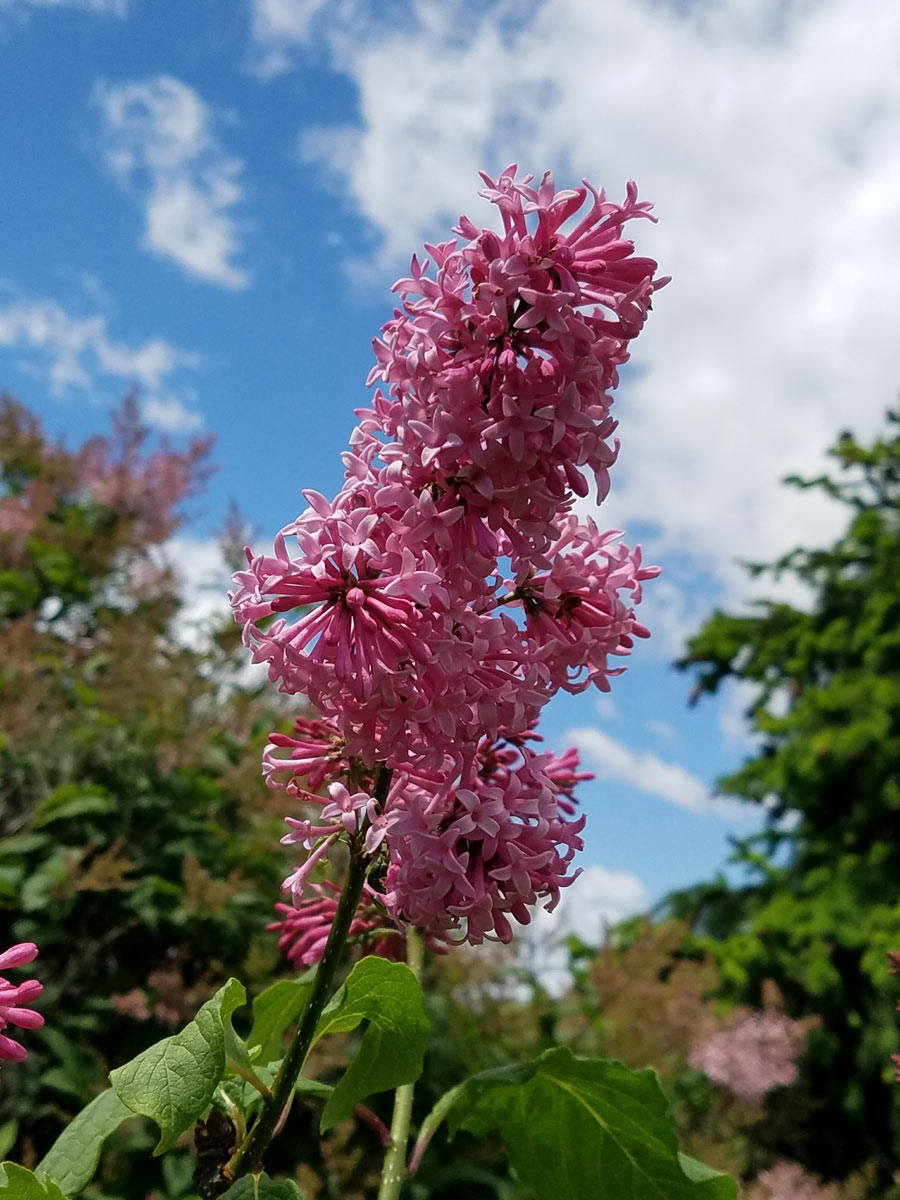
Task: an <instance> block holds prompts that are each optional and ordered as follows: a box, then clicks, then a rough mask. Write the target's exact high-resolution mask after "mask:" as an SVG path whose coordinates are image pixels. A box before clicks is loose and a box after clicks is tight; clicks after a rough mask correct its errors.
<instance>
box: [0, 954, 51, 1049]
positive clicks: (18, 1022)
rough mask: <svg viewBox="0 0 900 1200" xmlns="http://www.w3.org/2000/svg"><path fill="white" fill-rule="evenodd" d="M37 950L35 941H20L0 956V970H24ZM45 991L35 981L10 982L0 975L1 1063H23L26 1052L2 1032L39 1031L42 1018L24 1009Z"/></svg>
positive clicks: (29, 1009)
mask: <svg viewBox="0 0 900 1200" xmlns="http://www.w3.org/2000/svg"><path fill="white" fill-rule="evenodd" d="M37 953H38V948H37V946H35V944H34V942H19V943H18V944H17V945H15V946H11V947H10V948H9V949H8V950H6V951H4V953H3V954H0V971H5V970H6V969H7V968H8V967H24V966H27V965H28V963H30V962H33V961H34V960H35V959H36V958H37ZM43 990H44V988H43V985H42V984H41V983H39V982H38V981H37V980H36V979H26V980H25V981H24V983H18V984H15V983H10V981H9V980H8V979H4V977H3V976H2V975H0V1060H4V1059H5V1060H6V1061H7V1062H22V1061H23V1060H24V1059H25V1058H27V1057H28V1051H27V1050H26V1049H25V1047H24V1046H23V1045H21V1043H19V1042H17V1041H14V1040H13V1039H12V1038H11V1037H8V1036H7V1035H6V1033H5V1032H4V1031H5V1030H6V1028H7V1027H8V1026H9V1025H15V1026H17V1027H18V1028H19V1029H40V1028H41V1026H42V1025H43V1024H44V1018H43V1017H42V1016H41V1014H40V1013H37V1012H35V1011H34V1010H33V1009H31V1008H26V1007H23V1006H24V1005H28V1004H30V1003H31V1002H32V1001H33V1000H37V998H38V996H40V994H41V992H42V991H43Z"/></svg>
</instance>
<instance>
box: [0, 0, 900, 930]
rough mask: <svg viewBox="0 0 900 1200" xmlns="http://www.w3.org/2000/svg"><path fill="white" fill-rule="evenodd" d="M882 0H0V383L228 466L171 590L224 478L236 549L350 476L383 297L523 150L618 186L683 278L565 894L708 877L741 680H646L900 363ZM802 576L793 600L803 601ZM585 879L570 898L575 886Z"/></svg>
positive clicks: (217, 587)
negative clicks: (626, 592) (192, 438)
mask: <svg viewBox="0 0 900 1200" xmlns="http://www.w3.org/2000/svg"><path fill="white" fill-rule="evenodd" d="M897 61H900V9H898V8H897V7H896V6H892V5H884V4H883V3H880V2H879V0H859V2H858V3H857V4H855V5H853V6H848V5H846V3H843V2H842V0H817V2H812V0H810V2H807V3H800V2H799V0H797V2H786V0H753V2H752V3H751V2H750V0H697V3H694V4H690V5H684V4H674V3H672V4H667V3H665V2H664V0H654V2H653V3H650V2H649V0H596V3H593V4H584V3H583V2H582V0H544V2H543V3H521V2H517V3H512V2H511V0H487V2H485V3H480V4H474V3H454V2H448V3H444V2H441V3H438V2H437V0H419V2H418V3H415V2H413V0H410V2H409V3H406V2H403V0H392V2H391V3H388V4H379V5H377V6H376V5H372V4H366V3H363V2H362V0H329V2H328V3H326V2H325V0H191V2H190V3H185V2H184V0H180V2H178V3H175V2H174V0H154V2H153V3H150V0H0V118H2V121H0V129H2V137H0V172H2V178H3V180H4V187H3V205H2V210H0V385H2V386H5V387H6V388H8V389H9V390H10V391H12V392H14V393H15V394H16V395H18V396H19V397H20V398H21V399H22V400H23V401H24V402H25V403H27V404H28V405H29V406H30V407H32V408H33V409H35V410H36V411H37V412H38V413H39V414H40V415H41V416H42V418H43V419H44V421H45V423H46V425H47V427H48V428H49V429H50V430H51V431H52V432H54V433H57V434H64V435H65V436H66V437H67V438H68V439H69V440H70V441H72V442H75V441H77V440H78V439H80V438H81V437H83V436H84V435H85V434H87V433H88V432H91V431H94V430H96V429H98V428H102V427H103V425H104V422H105V414H106V412H107V410H108V409H109V407H110V406H111V405H113V404H114V403H115V402H116V401H117V400H118V399H119V398H120V396H121V395H122V393H123V391H124V390H125V389H126V388H128V387H131V386H133V385H137V386H138V387H139V389H140V395H141V399H142V403H143V405H144V411H145V416H146V418H147V420H148V421H149V422H150V423H151V424H153V425H154V426H155V427H157V428H158V429H159V430H160V431H161V432H166V433H167V434H168V435H169V436H170V437H172V438H173V439H174V440H175V441H178V440H179V439H183V438H185V437H187V436H189V435H190V434H191V433H194V432H201V431H202V432H213V433H215V434H216V435H217V447H216V459H217V461H218V463H219V465H220V470H219V472H218V474H217V475H216V477H215V478H214V480H213V482H212V484H211V487H210V489H209V491H208V493H207V495H206V498H205V501H204V505H203V511H202V512H200V513H199V514H198V515H197V517H196V520H195V521H194V522H193V524H192V526H191V528H190V529H188V530H186V531H185V535H184V536H183V537H182V538H180V539H179V540H178V541H177V542H176V543H175V544H174V545H173V546H172V548H171V552H172V554H173V556H174V557H176V558H177V559H178V560H179V562H180V563H181V565H182V567H183V570H184V573H185V577H186V581H187V582H186V586H187V587H188V589H189V591H190V593H191V596H192V598H193V599H194V600H195V601H196V603H195V607H196V609H197V611H198V612H199V613H203V612H208V611H209V608H210V606H211V605H214V604H215V603H216V602H217V598H218V597H219V596H220V595H221V591H222V588H223V584H222V582H221V578H220V571H219V567H218V563H217V559H216V552H215V548H214V545H213V543H212V541H211V538H212V535H213V533H214V531H215V529H216V527H217V525H218V523H219V521H220V520H221V516H222V513H223V511H224V508H225V505H226V504H227V502H228V501H229V500H230V499H234V500H236V501H237V502H238V503H239V505H240V506H241V508H242V510H243V511H244V513H245V514H246V516H247V517H248V518H249V520H250V521H251V523H252V525H253V527H254V529H255V531H256V535H257V538H258V541H259V544H260V545H261V544H262V543H263V541H264V540H265V539H267V538H270V537H271V535H272V534H273V533H274V532H275V530H277V529H278V528H279V527H280V526H281V525H283V524H284V523H285V522H286V521H288V520H289V519H291V518H292V517H293V516H295V515H296V513H297V512H298V511H299V509H300V508H301V507H302V504H303V501H302V499H301V496H300V491H301V488H304V487H313V488H316V489H318V490H319V491H322V492H324V493H326V494H329V493H333V492H334V491H335V490H336V489H337V487H338V486H339V484H340V479H341V465H340V460H339V457H338V455H339V452H340V450H341V449H343V447H344V443H345V439H346V436H347V433H348V432H349V429H350V427H351V425H352V423H353V415H352V409H353V408H354V407H355V406H357V405H359V404H363V403H365V402H366V395H367V393H366V391H365V388H364V381H365V377H366V374H367V372H368V369H369V366H370V364H371V349H370V343H371V338H372V337H373V336H374V335H375V334H376V333H377V331H378V328H379V326H380V325H381V323H382V322H383V321H385V320H386V319H387V318H388V317H389V316H390V313H391V309H392V297H391V294H390V284H391V282H392V281H393V279H394V278H395V277H397V276H398V275H399V274H402V273H404V270H405V265H406V263H405V260H408V257H409V254H410V253H411V252H412V251H413V250H415V249H417V247H418V246H419V244H420V243H421V241H422V240H423V239H425V238H435V239H437V238H441V237H442V236H447V233H448V231H449V228H450V226H451V225H452V224H453V223H454V220H455V218H456V216H457V215H458V214H459V212H460V211H466V212H467V213H469V215H471V216H472V217H473V218H474V219H476V220H479V219H484V220H488V219H490V213H489V211H488V208H487V206H486V205H485V204H484V203H483V202H482V201H480V200H478V199H477V195H476V193H477V188H478V180H477V171H478V169H479V168H480V167H481V168H484V169H486V170H488V171H494V172H495V171H497V170H499V169H501V168H502V167H503V166H505V165H506V163H507V162H509V161H512V160H518V161H519V162H520V164H522V166H523V167H524V168H526V169H528V170H531V171H534V172H535V173H536V174H540V173H542V172H543V171H544V170H545V169H546V168H548V167H549V168H551V169H553V170H554V172H555V174H556V176H557V179H558V181H559V183H560V184H562V185H566V184H568V183H571V182H572V181H577V180H578V179H579V178H580V177H581V176H582V175H587V176H588V177H589V178H590V179H592V181H593V182H595V183H597V184H601V185H603V186H605V187H606V188H607V189H608V190H609V191H610V192H611V193H612V194H614V195H619V194H622V193H623V192H624V186H625V182H626V181H627V179H629V178H632V177H633V178H635V179H637V181H638V183H639V185H640V188H641V192H642V195H644V196H645V197H646V198H649V199H652V200H653V201H654V202H655V203H656V206H657V212H658V215H659V218H660V224H659V226H658V227H655V228H652V229H651V228H650V227H649V226H647V227H646V228H645V229H638V230H636V235H639V236H641V237H642V238H643V241H642V242H641V249H642V250H643V251H644V252H647V253H651V254H653V255H654V256H656V257H658V258H659V259H660V261H661V264H662V266H663V268H664V270H665V271H666V272H670V273H671V274H672V275H673V276H674V282H673V283H672V285H671V286H670V287H669V288H667V289H666V291H665V292H663V293H661V294H660V296H659V297H658V302H657V311H656V312H655V313H654V314H653V316H652V317H651V320H650V323H649V324H648V326H647V329H646V331H645V333H644V334H643V335H642V337H641V339H640V341H639V342H638V343H636V345H635V347H634V362H633V364H632V366H631V367H630V368H629V369H628V371H627V372H626V373H625V377H624V379H623V385H622V388H621V389H620V394H619V399H618V401H617V404H616V415H617V416H618V417H619V418H620V421H621V427H620V433H621V437H622V441H623V450H622V456H621V459H620V462H619V464H618V465H617V467H616V470H615V474H614V480H613V492H612V495H611V497H610V500H609V501H608V503H607V505H606V506H605V508H604V510H603V512H602V513H601V517H600V519H601V520H603V521H605V523H606V524H607V526H610V527H621V528H625V529H626V530H628V531H629V535H630V537H631V538H632V540H633V539H634V538H636V537H638V538H640V540H642V541H643V542H644V545H645V549H646V552H647V553H646V555H645V556H647V557H650V558H652V559H653V560H655V561H657V562H661V563H662V564H663V566H664V568H665V574H664V576H663V577H662V579H661V580H659V581H657V582H656V583H655V584H653V585H651V586H650V587H648V589H647V602H646V605H645V608H644V613H643V619H644V620H646V622H647V623H648V624H649V625H650V626H651V628H652V629H653V631H654V638H653V640H652V641H651V643H649V644H646V645H645V644H642V645H640V646H639V647H638V653H637V654H636V655H635V657H634V660H633V663H632V665H630V667H629V671H628V673H627V674H626V675H625V676H624V677H623V678H622V679H620V680H618V681H617V684H616V686H615V687H614V690H613V694H612V698H611V700H606V699H602V698H599V699H598V698H596V697H593V696H582V697H578V698H575V699H570V698H565V699H562V700H559V701H558V702H554V704H553V705H552V706H551V708H550V710H549V712H548V714H547V718H546V720H545V722H544V731H545V733H546V735H547V738H548V740H549V741H550V742H551V744H555V745H557V746H559V747H561V746H562V745H563V744H564V743H565V742H566V740H567V739H570V738H572V737H575V738H576V739H577V740H578V742H579V744H580V745H581V746H582V748H583V750H584V753H585V760H586V762H587V764H588V765H589V766H590V767H591V768H592V769H594V770H596V771H597V773H598V780H597V781H596V782H595V783H593V784H591V785H589V786H587V787H585V788H584V791H583V799H584V803H585V807H586V810H587V812H588V814H589V824H588V833H587V836H588V845H587V850H586V852H585V856H584V862H585V864H586V865H588V866H590V867H591V868H592V869H591V870H590V871H588V872H587V873H586V877H585V881H584V883H583V884H582V885H581V886H582V892H581V897H580V900H579V904H582V902H584V903H585V904H587V907H588V908H590V910H591V911H592V912H603V913H606V914H608V915H610V916H614V915H618V914H620V913H622V912H624V911H626V910H628V909H629V908H633V907H635V906H636V905H637V906H640V905H641V904H644V903H646V902H648V901H655V900H657V899H658V898H659V897H660V896H661V895H662V894H663V893H664V892H665V891H666V890H667V889H668V888H670V887H673V886H677V885H682V884H688V883H690V882H693V881H695V880H697V879H700V878H704V877H708V876H709V875H710V874H712V873H713V872H714V871H715V870H716V869H717V868H718V867H719V866H721V865H722V863H723V862H724V859H725V857H726V856H727V853H728V846H729V842H728V839H729V838H730V837H732V836H734V835H739V836H742V835H746V834H747V833H749V832H750V831H751V830H752V829H753V828H755V827H756V826H757V824H758V822H759V815H758V814H757V813H755V812H746V811H742V810H741V809H740V808H739V806H737V805H736V804H734V803H728V802H723V801H720V800H716V799H715V798H713V797H712V796H711V791H712V782H713V780H714V779H715V777H716V776H717V775H718V774H719V773H721V772H723V771H727V770H730V769H733V768H734V767H735V766H737V765H738V763H739V762H740V761H741V759H742V757H743V756H744V755H745V754H746V753H747V752H748V749H749V744H748V742H747V740H746V736H745V734H744V732H743V727H742V722H741V719H740V710H741V705H742V704H743V703H746V697H742V696H740V695H731V696H726V697H724V699H723V701H722V702H721V703H706V704H704V705H701V706H700V707H699V708H698V709H694V710H691V711H688V710H687V708H686V696H687V692H688V690H689V681H688V680H687V679H686V678H685V677H683V676H680V675H678V674H677V673H675V672H673V671H672V669H671V668H670V666H669V663H670V662H671V660H672V658H673V657H675V655H676V654H677V652H678V649H679V647H680V645H681V644H682V641H683V638H684V636H685V635H686V634H687V633H689V632H690V631H691V629H693V628H696V626H697V625H698V624H699V622H700V621H701V620H702V618H703V617H704V615H706V614H708V613H709V612H710V611H711V609H712V607H713V606H714V605H715V604H723V605H728V606H730V607H740V606H741V605H744V604H746V603H747V602H748V600H750V599H751V598H752V595H751V592H750V590H749V587H750V585H749V583H748V582H747V581H746V580H745V579H744V576H743V573H742V572H741V571H740V569H739V567H738V566H737V562H738V560H739V559H742V558H745V559H746V558H751V559H753V558H757V559H759V558H763V559H765V558H771V557H773V556H775V555H777V554H778V553H779V552H781V551H783V550H785V549H787V548H788V547H790V546H791V545H793V544H797V543H803V542H810V541H813V540H821V539H826V538H829V537H831V536H832V535H833V534H834V532H835V531H836V526H835V517H834V515H833V514H832V513H831V512H830V511H829V510H828V508H827V507H824V506H822V505H821V504H819V503H818V502H817V501H816V500H815V499H814V498H812V497H809V496H804V497H796V496H793V495H792V494H791V493H788V492H785V491H784V490H783V489H782V488H780V486H779V483H778V481H779V479H780V478H781V477H782V476H783V475H785V474H788V473H790V472H794V471H800V472H813V471H817V470H818V469H819V468H820V466H821V463H822V452H823V450H824V448H825V446H827V444H828V443H829V441H830V440H831V439H832V437H833V435H834V434H835V433H837V431H838V430H840V429H841V428H844V427H846V426H848V425H852V426H853V427H855V428H856V429H857V430H858V431H859V432H860V433H861V434H863V435H866V434H868V433H870V432H871V431H872V430H873V429H875V428H876V427H877V424H878V421H879V418H880V415H881V413H882V412H883V411H884V409H885V408H886V407H887V406H888V405H889V404H890V403H891V402H892V400H893V397H894V395H895V391H896V386H897V382H898V380H900V352H898V350H897V338H896V329H895V325H896V313H897V311H898V308H897V302H898V299H900V296H898V291H900V287H898V284H897V279H898V272H897V270H896V264H897V262H898V258H900V222H898V221H897V216H896V214H897V211H898V207H900V139H898V137H897V132H896V131H897V129H898V128H900V79H898V73H897V71H896V62H897ZM795 598H797V599H799V597H795ZM588 901H589V902H590V903H589V904H588V903H587V902H588Z"/></svg>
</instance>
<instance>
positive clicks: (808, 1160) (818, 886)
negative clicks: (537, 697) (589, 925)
mask: <svg viewBox="0 0 900 1200" xmlns="http://www.w3.org/2000/svg"><path fill="white" fill-rule="evenodd" d="M898 426H900V416H898V414H889V428H888V430H887V431H886V433H885V435H884V436H882V437H881V438H879V439H878V440H877V441H875V442H874V443H873V444H872V445H871V446H861V445H859V444H858V443H857V442H856V441H855V440H854V439H853V437H852V436H851V435H850V434H844V435H842V437H841V438H840V440H839V441H838V443H837V445H836V446H835V447H834V448H833V450H832V452H831V453H832V455H833V457H834V458H835V459H836V461H837V462H838V463H839V464H840V466H841V468H842V473H841V476H840V477H839V478H832V477H830V476H826V477H822V478H819V479H814V480H799V479H792V480H790V481H789V482H790V483H792V484H793V485H795V486H799V487H803V488H813V489H818V490H820V491H824V492H825V493H827V495H829V496H830V497H832V498H833V499H834V501H835V502H836V503H839V504H843V505H844V506H846V508H847V510H848V517H849V522H848V525H847V528H846V530H845V532H844V533H843V534H842V536H841V537H840V538H839V539H838V540H837V541H836V542H835V544H834V545H833V546H830V547H827V548H824V549H819V550H795V551H793V552H792V553H790V554H788V555H786V556H785V557H784V558H783V559H781V560H780V561H779V562H777V563H775V564H773V565H772V566H770V567H754V568H752V570H753V571H754V572H755V573H759V572H762V571H768V572H771V573H772V574H773V575H774V576H775V577H776V578H777V577H780V576H783V575H788V576H793V577H795V578H796V579H799V580H801V581H803V583H804V584H805V585H807V587H808V588H809V592H810V603H809V607H808V608H800V607H794V606H792V605H789V604H785V603H775V602H767V603H762V604H760V605H759V606H758V607H757V611H756V612H754V613H752V614H750V615H745V616H735V615H730V614H726V613H723V612H716V613H715V614H714V615H713V616H712V617H711V618H710V620H709V621H708V622H707V624H706V625H705V626H704V628H703V629H702V630H701V631H700V632H699V633H698V634H697V635H696V637H694V638H693V639H692V640H691V642H690V643H689V645H688V651H687V654H686V655H685V657H684V659H683V660H682V661H681V662H680V663H679V666H681V667H682V668H686V669H690V670H691V671H692V672H693V673H695V676H696V685H695V688H694V698H696V697H697V696H699V695H701V694H703V693H711V692H715V691H716V690H717V689H718V688H719V686H720V685H721V684H722V683H723V681H726V680H739V681H743V682H745V683H750V684H753V685H754V686H755V689H756V695H755V699H754V701H753V703H752V705H751V708H750V710H749V714H748V715H749V719H750V722H751V726H752V728H753V729H754V731H755V732H756V733H758V734H759V735H760V745H759V749H758V751H757V752H756V753H755V754H754V755H753V756H752V757H751V758H750V759H749V760H748V761H747V762H746V763H745V764H744V765H743V766H742V767H741V768H740V769H739V770H738V771H737V772H735V773H734V774H733V775H731V776H729V777H727V778H725V779H722V780H721V781H720V788H721V790H722V791H723V792H727V793H730V794H733V795H738V796H742V797H744V798H745V799H748V800H751V801H755V802H757V803H761V804H762V803H764V804H766V805H767V806H768V809H769V818H770V819H769V828H768V830H767V831H766V832H765V833H764V834H763V835H761V836H760V837H758V838H756V839H751V840H750V841H748V842H746V843H744V844H743V845H742V846H741V847H740V848H739V850H738V853H737V856H736V857H737V859H738V861H742V862H744V863H745V864H746V865H747V866H748V867H750V868H751V869H752V873H753V882H751V883H750V884H749V885H748V886H747V887H746V888H744V889H742V890H737V891H735V890H732V889H730V888H729V887H727V886H726V885H725V883H724V882H722V881H719V882H718V883H717V884H713V885H708V886H705V887H702V888H698V889H695V890H694V891H692V892H689V893H684V894H682V895H680V896H676V897H673V898H672V902H671V904H672V909H673V910H674V912H675V914H676V915H680V916H684V917H688V918H689V919H691V921H692V922H693V925H694V928H695V930H697V931H698V932H700V933H703V934H706V935H707V943H706V944H707V946H708V948H709V949H710V951H711V952H712V953H713V954H714V955H715V957H716V960H717V962H718V965H719V968H720V971H721V973H722V977H723V981H724V982H723V987H724V994H725V995H726V996H727V997H728V999H730V1000H732V1001H734V1002H738V1003H749V1004H759V1003H760V999H761V992H762V987H763V983H764V981H765V980H766V979H774V980H775V981H776V983H777V985H778V987H779V989H780V990H781V992H782V994H783V996H784V998H785V1002H786V1005H787V1008H788V1011H789V1012H790V1014H791V1015H792V1016H806V1015H813V1014H818V1015H820V1016H821V1018H822V1023H821V1026H820V1028H819V1029H818V1030H816V1031H814V1032H813V1033H812V1034H811V1035H810V1038H809V1047H810V1048H809V1053H808V1055H807V1059H806V1063H805V1067H804V1070H803V1074H802V1078H801V1081H800V1083H799V1085H798V1086H797V1087H795V1088H793V1089H791V1090H790V1092H789V1093H784V1094H783V1095H781V1096H777V1097H775V1098H774V1099H773V1102H772V1103H771V1104H770V1105H769V1108H768V1112H767V1116H766V1118H765V1119H764V1121H763V1122H762V1124H761V1125H760V1126H759V1127H758V1129H757V1130H756V1135H755V1136H756V1141H757V1144H758V1146H759V1147H760V1151H761V1153H764V1154H770V1153H778V1154H781V1155H783V1156H785V1157H788V1158H792V1159H796V1160H798V1161H800V1162H802V1163H803V1164H805V1165H806V1166H808V1167H809V1168H810V1169H811V1170H813V1171H815V1172H817V1173H820V1174H822V1175H824V1176H826V1177H834V1178H841V1177H846V1176H847V1175H849V1174H850V1173H851V1172H852V1171H854V1170H856V1169H858V1168H859V1167H860V1166H861V1165H862V1164H864V1163H869V1164H870V1165H871V1166H872V1168H873V1169H874V1171H875V1174H876V1177H877V1180H878V1183H877V1185H876V1186H877V1188H878V1189H880V1190H877V1191H876V1192H874V1193H873V1195H879V1196H880V1195H886V1194H888V1193H887V1192H886V1191H885V1189H886V1188H887V1187H888V1186H889V1181H890V1179H891V1177H892V1175H893V1173H894V1172H895V1171H896V1169H897V1164H898V1162H900V1089H898V1088H897V1086H896V1085H895V1084H894V1083H893V1080H892V1071H891V1064H890V1054H891V1053H892V1052H896V1050H897V1048H898V1041H900V1039H898V1036H897V1027H896V1013H895V1012H894V1009H895V1001H896V995H897V990H898V989H897V982H896V979H893V980H892V979H890V978H889V975H888V969H887V962H886V959H885V952H886V951H887V950H888V949H892V948H894V947H896V946H900V887H898V880H900V427H898Z"/></svg>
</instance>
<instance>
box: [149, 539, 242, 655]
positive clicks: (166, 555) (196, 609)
mask: <svg viewBox="0 0 900 1200" xmlns="http://www.w3.org/2000/svg"><path fill="white" fill-rule="evenodd" d="M161 558H162V560H163V561H164V562H165V563H167V564H168V565H170V566H172V567H173V568H174V569H175V572H176V575H177V577H178V585H179V592H180V594H181V597H182V600H183V602H184V608H183V609H182V611H181V613H180V615H179V618H178V638H179V641H181V642H182V643H183V644H184V645H186V646H190V647H192V648H194V649H202V648H203V647H204V645H205V644H206V642H207V640H208V636H209V633H210V630H212V629H215V628H216V627H217V626H220V625H221V624H222V623H223V621H226V620H228V619H229V618H230V616H231V607H230V605H229V603H228V598H227V592H228V588H229V586H231V569H230V568H229V566H228V564H227V563H226V562H225V558H224V555H223V554H222V547H221V546H220V545H219V543H218V541H217V540H216V539H215V538H192V537H185V536H180V535H177V536H175V537H172V538H170V539H169V540H168V542H166V543H165V545H164V546H163V547H162V551H161Z"/></svg>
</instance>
